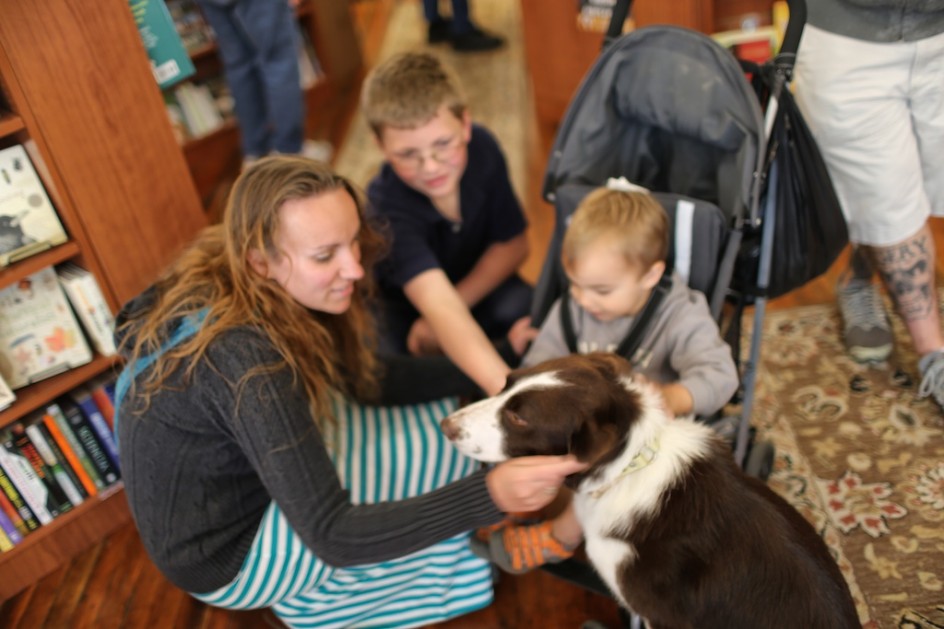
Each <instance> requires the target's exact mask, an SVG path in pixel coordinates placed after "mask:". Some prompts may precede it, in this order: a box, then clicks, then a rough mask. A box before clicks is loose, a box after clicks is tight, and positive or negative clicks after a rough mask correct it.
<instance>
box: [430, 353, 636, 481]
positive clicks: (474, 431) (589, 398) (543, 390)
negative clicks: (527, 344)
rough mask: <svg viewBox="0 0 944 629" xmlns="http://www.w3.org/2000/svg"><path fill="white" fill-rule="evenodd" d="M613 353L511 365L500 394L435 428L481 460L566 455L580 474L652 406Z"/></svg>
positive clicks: (611, 452) (608, 453)
mask: <svg viewBox="0 0 944 629" xmlns="http://www.w3.org/2000/svg"><path fill="white" fill-rule="evenodd" d="M647 386H648V385H644V384H640V383H636V382H633V381H632V375H631V367H630V364H629V363H628V362H627V361H626V360H624V359H623V358H620V357H618V356H616V355H614V354H604V353H596V354H586V355H582V356H581V355H571V356H566V357H563V358H557V359H553V360H549V361H546V362H544V363H541V364H539V365H535V366H534V367H530V368H527V369H519V370H516V371H513V372H512V373H511V374H509V376H508V381H507V383H506V384H505V388H504V389H503V390H502V392H501V393H499V394H498V395H495V396H494V397H491V398H487V399H485V400H482V401H480V402H476V403H475V404H471V405H469V406H467V407H465V408H462V409H460V410H458V411H456V412H455V413H453V414H451V415H450V416H449V417H446V418H445V419H444V420H443V422H442V429H443V432H444V434H445V435H446V437H447V438H449V439H450V440H451V441H453V442H454V443H455V445H456V448H458V450H459V451H460V452H462V453H463V454H465V455H467V456H470V457H472V458H474V459H478V460H480V461H486V462H498V461H504V460H506V459H510V458H514V457H519V456H530V455H539V454H544V455H562V454H573V455H574V456H576V457H577V459H578V460H580V461H583V462H586V463H589V464H590V467H589V468H588V469H587V471H586V472H584V474H583V475H586V474H592V472H593V468H594V467H596V466H598V465H601V464H605V463H607V462H609V461H610V460H612V459H613V458H615V457H616V456H617V455H618V454H619V452H620V451H621V450H622V449H623V448H624V447H625V446H626V440H627V439H628V435H629V433H630V431H631V429H632V425H633V424H634V423H635V422H636V421H638V420H639V418H640V417H641V416H642V415H643V414H644V411H645V410H646V408H647V406H652V405H653V404H654V401H653V400H654V398H653V396H652V395H651V392H650V391H648V390H646V389H645V387H647Z"/></svg>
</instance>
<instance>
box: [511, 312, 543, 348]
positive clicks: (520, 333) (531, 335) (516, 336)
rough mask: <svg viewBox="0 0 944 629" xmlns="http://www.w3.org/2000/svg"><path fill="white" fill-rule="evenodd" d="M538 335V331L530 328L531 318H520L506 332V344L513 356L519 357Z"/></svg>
mask: <svg viewBox="0 0 944 629" xmlns="http://www.w3.org/2000/svg"><path fill="white" fill-rule="evenodd" d="M537 335H538V329H537V328H532V327H531V317H521V318H520V319H518V320H517V321H515V322H514V324H513V325H512V326H511V329H510V330H508V342H509V343H511V348H512V349H513V350H515V354H517V355H518V356H521V355H522V354H524V352H525V350H526V349H528V344H529V343H530V342H531V341H533V340H534V339H535V338H536V337H537Z"/></svg>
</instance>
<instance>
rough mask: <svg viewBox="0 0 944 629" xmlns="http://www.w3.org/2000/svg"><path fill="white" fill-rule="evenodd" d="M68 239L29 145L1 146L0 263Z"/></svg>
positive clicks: (9, 262)
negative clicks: (36, 166)
mask: <svg viewBox="0 0 944 629" xmlns="http://www.w3.org/2000/svg"><path fill="white" fill-rule="evenodd" d="M66 240H68V236H67V235H66V231H65V229H64V228H63V227H62V223H61V222H60V221H59V215H58V214H57V213H56V209H55V208H54V207H53V205H52V202H51V201H50V200H49V195H48V194H47V193H46V188H45V187H44V186H43V182H42V180H41V179H40V178H39V175H38V174H37V173H36V169H35V168H34V167H33V163H32V162H31V161H30V158H29V155H27V153H26V149H25V148H23V146H22V145H20V144H17V145H15V146H11V147H9V148H5V149H2V150H0V266H7V265H9V264H11V263H13V262H16V261H17V260H22V259H23V258H28V257H29V256H31V255H34V254H36V253H39V252H40V251H45V250H46V249H49V248H51V247H54V246H56V245H59V244H62V243H64V242H65V241H66Z"/></svg>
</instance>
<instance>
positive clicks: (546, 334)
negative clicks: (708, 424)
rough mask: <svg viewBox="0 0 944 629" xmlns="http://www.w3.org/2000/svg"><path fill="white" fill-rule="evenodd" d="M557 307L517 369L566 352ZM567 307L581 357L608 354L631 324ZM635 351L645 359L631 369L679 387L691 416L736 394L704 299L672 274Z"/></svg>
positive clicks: (729, 362)
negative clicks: (688, 396)
mask: <svg viewBox="0 0 944 629" xmlns="http://www.w3.org/2000/svg"><path fill="white" fill-rule="evenodd" d="M561 304H562V301H561V300H560V299H558V300H557V301H556V302H554V305H553V306H551V310H550V311H549V312H548V314H547V318H546V319H545V320H544V324H543V325H542V326H541V331H540V332H539V333H538V336H537V338H536V339H534V342H533V343H532V344H531V347H530V348H529V349H528V353H527V354H525V355H524V358H522V360H521V364H522V366H530V365H535V364H537V363H539V362H541V361H544V360H547V359H549V358H556V357H558V356H566V355H567V354H569V353H570V350H569V349H568V348H567V341H566V340H565V338H564V331H563V327H562V326H561V323H560V309H561ZM570 307H571V310H570V313H571V317H572V320H573V322H574V333H575V334H576V336H577V351H579V352H580V353H581V354H586V353H588V352H595V351H601V352H612V351H613V350H615V349H616V348H617V346H619V344H620V342H621V341H622V340H623V338H624V337H625V336H626V334H627V333H628V332H629V330H630V328H631V327H632V325H633V321H634V318H633V317H622V318H619V319H614V320H613V321H606V322H603V321H597V320H596V319H594V318H593V317H592V316H591V315H590V314H588V313H587V311H586V310H584V309H583V308H581V307H580V306H578V305H577V304H576V302H574V301H571V302H570ZM640 350H643V351H644V352H645V353H646V354H647V358H646V360H645V364H637V365H636V369H637V370H638V371H639V372H640V373H642V374H643V375H645V376H646V377H647V378H650V379H651V380H653V381H655V382H662V383H668V382H678V383H680V384H681V385H683V386H684V387H685V388H686V389H688V392H689V393H691V395H692V403H693V405H694V413H695V414H696V415H700V416H709V415H712V414H714V413H715V412H716V411H718V410H720V409H721V408H722V407H723V406H724V405H725V404H727V402H728V401H729V400H730V399H731V396H732V395H734V392H735V391H736V390H737V387H738V374H737V367H736V366H735V364H734V358H733V357H732V355H731V348H730V347H729V346H728V345H727V344H726V343H725V342H724V340H723V339H722V338H721V334H720V332H719V331H718V324H717V323H715V320H714V319H712V318H711V312H710V311H709V309H708V303H707V302H706V301H705V296H704V295H703V294H701V293H699V292H698V291H696V290H692V289H691V288H689V287H688V286H687V285H686V284H685V282H684V281H682V279H681V278H680V277H679V276H678V275H675V276H673V278H672V288H671V289H670V290H669V292H668V293H667V294H666V296H665V298H664V299H663V301H662V303H661V304H660V305H659V308H658V310H656V312H655V313H654V314H653V316H652V320H651V321H650V322H649V326H648V328H647V329H646V334H645V336H643V340H642V343H641V344H640Z"/></svg>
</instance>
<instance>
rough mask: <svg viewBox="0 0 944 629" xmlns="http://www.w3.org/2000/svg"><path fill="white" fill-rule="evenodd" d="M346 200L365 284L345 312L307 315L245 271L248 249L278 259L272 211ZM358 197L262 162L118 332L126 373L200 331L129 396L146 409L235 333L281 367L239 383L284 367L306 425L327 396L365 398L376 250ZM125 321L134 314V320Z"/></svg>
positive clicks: (305, 167)
mask: <svg viewBox="0 0 944 629" xmlns="http://www.w3.org/2000/svg"><path fill="white" fill-rule="evenodd" d="M339 189H341V190H345V191H347V192H348V194H350V195H351V197H352V198H353V199H354V201H355V204H356V206H357V211H358V215H359V217H360V219H361V229H360V234H359V238H360V246H361V255H362V264H363V266H364V268H365V271H366V272H365V277H364V279H362V280H360V281H359V282H358V283H357V284H356V285H355V293H354V296H353V298H352V303H351V307H350V308H349V309H348V311H346V312H345V313H343V314H339V315H336V314H328V313H323V312H312V311H310V310H308V309H307V308H305V307H304V306H302V305H300V304H299V303H298V302H296V301H295V300H294V299H293V298H292V297H291V296H290V295H289V294H288V293H287V292H285V290H284V289H282V287H281V286H280V285H278V284H277V283H276V282H274V281H271V280H268V279H266V278H264V277H262V276H260V275H259V274H258V273H256V272H255V271H254V270H253V269H252V268H251V266H250V264H249V262H248V257H249V252H250V251H252V250H256V251H265V252H267V253H268V254H269V255H271V256H278V255H282V254H281V253H280V252H278V250H277V249H276V246H275V244H274V241H273V237H274V234H275V233H276V230H277V228H278V224H279V208H281V207H282V205H283V204H284V203H285V202H286V201H289V200H292V199H301V198H308V197H312V196H317V195H319V194H322V193H325V192H329V191H332V190H339ZM363 208H364V202H363V199H362V197H361V195H360V194H359V193H358V192H357V191H356V190H355V188H354V187H353V186H352V185H351V183H350V182H348V181H347V180H346V179H344V178H343V177H340V176H339V175H336V174H335V173H334V172H332V171H331V170H330V168H329V167H328V166H326V165H324V164H321V163H319V162H315V161H312V160H309V159H306V158H302V157H297V156H288V155H279V156H273V157H267V158H265V159H262V160H260V161H259V162H257V163H256V164H254V165H253V166H251V167H250V168H249V169H247V170H246V171H245V172H244V173H243V174H242V175H240V177H239V178H238V179H237V180H236V183H235V185H234V186H233V190H232V192H231V194H230V198H229V201H228V203H227V206H226V210H225V214H224V217H223V222H222V224H220V225H213V226H210V227H207V228H206V229H204V230H203V231H202V232H201V233H200V235H199V236H198V237H197V238H196V240H195V241H194V243H193V244H192V245H191V246H190V247H189V248H188V249H187V250H186V251H184V252H183V254H182V255H181V256H180V257H179V258H178V259H177V260H176V261H175V262H174V263H173V264H172V265H171V266H170V267H169V268H168V269H167V270H166V271H165V272H164V274H163V275H162V276H161V277H160V279H159V280H158V281H157V282H156V283H155V286H154V288H155V301H154V304H153V306H152V307H150V308H149V309H147V311H146V312H144V313H143V314H141V315H139V316H136V317H134V318H130V319H129V320H128V321H127V322H125V323H124V324H123V325H122V329H121V330H119V337H124V338H125V339H126V342H127V344H128V347H125V348H123V350H124V351H123V353H124V354H125V355H126V356H127V357H128V363H127V364H129V365H133V364H134V363H135V361H136V360H137V359H139V358H142V357H145V356H148V355H152V354H155V353H159V352H160V351H161V348H162V344H163V343H166V342H167V332H168V330H169V329H171V328H172V326H173V325H174V324H175V323H177V322H178V321H180V320H181V319H182V318H184V317H187V316H199V315H201V314H204V313H205V315H206V316H205V319H204V322H203V324H202V325H201V326H200V327H199V330H198V332H197V333H196V334H195V335H193V336H191V337H189V338H187V339H185V340H184V341H183V342H181V343H180V344H179V345H177V346H175V347H173V348H171V349H168V350H167V351H165V352H164V353H162V354H160V357H159V358H158V360H157V361H156V362H155V364H154V365H153V367H152V368H151V369H150V370H149V371H148V373H147V374H146V375H145V376H144V378H143V380H139V382H138V383H137V386H136V387H135V388H136V390H135V393H136V394H137V395H139V396H142V401H143V405H138V408H139V409H146V408H147V407H148V405H149V403H150V399H151V396H153V395H154V394H155V393H156V392H157V391H158V390H160V389H161V388H162V386H163V385H164V383H165V380H166V379H167V377H168V376H169V375H170V374H171V373H173V372H174V371H176V370H177V369H178V368H180V367H181V366H183V367H184V368H185V370H186V371H185V377H186V378H191V377H192V375H193V372H194V369H195V368H196V366H197V364H198V363H199V362H200V360H201V359H204V358H205V355H206V351H207V348H208V346H209V345H210V343H211V342H212V341H213V340H214V339H216V338H217V337H218V336H219V335H221V334H222V333H224V332H226V331H227V330H229V329H231V328H235V327H241V326H252V327H255V328H257V329H259V330H260V331H261V332H262V333H263V334H264V335H265V336H266V337H268V339H269V340H270V341H271V342H272V344H273V346H274V347H275V348H276V349H277V350H278V352H279V354H281V357H282V360H283V361H284V363H280V364H270V365H259V366H258V367H256V368H254V369H253V370H251V371H250V372H248V373H247V374H245V375H244V376H243V378H242V379H241V380H240V385H242V384H245V382H246V381H247V380H248V379H249V378H250V377H252V376H254V375H260V374H264V373H266V372H268V371H273V370H276V369H279V368H282V367H283V366H284V364H287V365H288V366H289V367H290V368H291V369H292V371H293V373H294V375H295V377H296V379H299V380H300V381H301V382H302V384H303V385H304V389H305V391H306V393H307V394H308V397H309V400H310V406H311V409H312V413H313V416H314V417H316V418H319V420H320V419H321V418H332V417H333V415H332V411H331V404H330V402H331V393H332V392H339V393H342V394H347V395H353V396H355V397H363V398H366V397H369V396H370V395H371V394H372V393H373V392H374V387H375V385H376V369H377V363H376V358H375V355H374V351H373V350H374V344H375V332H374V325H373V320H372V318H371V316H370V312H369V309H368V307H367V304H366V300H367V298H368V296H369V293H370V292H371V290H372V283H371V281H370V278H371V272H370V269H371V266H372V264H373V262H374V261H375V260H376V258H377V256H378V255H379V254H380V252H381V250H382V248H383V246H384V241H383V239H382V237H381V236H380V235H379V233H378V232H377V231H375V230H374V229H373V228H372V227H371V226H370V224H369V222H368V221H367V220H366V219H365V217H364V211H363ZM132 316H133V315H132Z"/></svg>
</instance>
